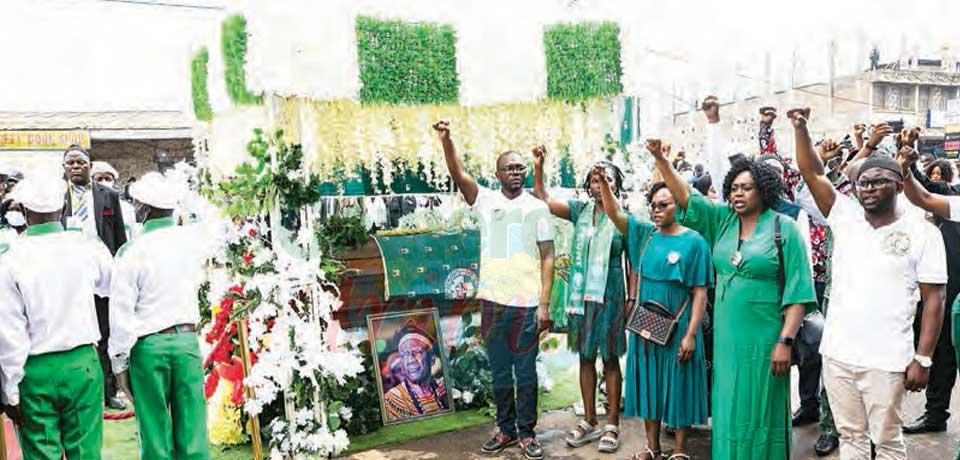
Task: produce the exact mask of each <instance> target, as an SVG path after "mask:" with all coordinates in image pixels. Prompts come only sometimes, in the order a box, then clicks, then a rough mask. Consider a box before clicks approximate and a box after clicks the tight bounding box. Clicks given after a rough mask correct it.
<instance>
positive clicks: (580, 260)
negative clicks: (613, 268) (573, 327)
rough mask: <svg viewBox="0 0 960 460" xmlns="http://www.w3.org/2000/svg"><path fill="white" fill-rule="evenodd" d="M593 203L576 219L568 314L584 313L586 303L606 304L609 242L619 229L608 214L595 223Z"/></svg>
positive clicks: (571, 250) (571, 249) (568, 293)
mask: <svg viewBox="0 0 960 460" xmlns="http://www.w3.org/2000/svg"><path fill="white" fill-rule="evenodd" d="M593 208H594V202H593V201H591V202H588V203H587V205H586V206H584V207H583V210H582V211H581V212H580V216H579V218H578V219H577V223H576V227H575V229H574V231H573V246H572V247H571V248H570V257H571V262H570V287H569V289H568V291H567V302H566V310H567V313H573V314H579V315H582V314H583V303H584V302H597V303H603V294H604V291H605V290H606V288H607V270H608V269H609V265H610V245H611V244H612V242H613V235H614V233H615V232H616V227H614V225H613V222H611V221H610V219H608V218H607V215H606V214H600V220H599V222H598V223H597V225H596V226H594V225H593Z"/></svg>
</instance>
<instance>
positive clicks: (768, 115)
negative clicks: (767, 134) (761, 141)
mask: <svg viewBox="0 0 960 460" xmlns="http://www.w3.org/2000/svg"><path fill="white" fill-rule="evenodd" d="M776 119H777V109H776V108H774V107H770V106H766V107H760V121H762V122H764V123H766V124H768V125H771V124H773V120H776Z"/></svg>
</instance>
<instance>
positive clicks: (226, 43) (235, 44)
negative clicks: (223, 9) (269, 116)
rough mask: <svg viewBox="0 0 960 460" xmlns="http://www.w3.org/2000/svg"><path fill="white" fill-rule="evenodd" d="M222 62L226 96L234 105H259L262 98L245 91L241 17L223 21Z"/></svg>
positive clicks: (244, 35) (244, 31)
mask: <svg viewBox="0 0 960 460" xmlns="http://www.w3.org/2000/svg"><path fill="white" fill-rule="evenodd" d="M222 39H223V61H224V78H225V80H226V82H227V94H228V95H229V96H230V100H231V101H233V102H234V103H236V104H245V105H252V104H260V103H262V102H263V98H262V97H260V96H256V95H254V94H252V93H250V91H248V90H247V75H246V72H245V71H244V68H243V66H244V64H245V63H246V60H247V20H246V19H244V18H243V16H240V15H235V16H231V17H229V18H227V19H225V20H224V21H223V27H222Z"/></svg>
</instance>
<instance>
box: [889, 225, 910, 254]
mask: <svg viewBox="0 0 960 460" xmlns="http://www.w3.org/2000/svg"><path fill="white" fill-rule="evenodd" d="M883 252H885V253H887V254H890V255H892V256H897V257H903V256H905V255H907V253H909V252H910V234H909V233H907V232H905V231H903V230H894V231H892V232H890V233H889V234H887V236H886V237H885V238H884V239H883Z"/></svg>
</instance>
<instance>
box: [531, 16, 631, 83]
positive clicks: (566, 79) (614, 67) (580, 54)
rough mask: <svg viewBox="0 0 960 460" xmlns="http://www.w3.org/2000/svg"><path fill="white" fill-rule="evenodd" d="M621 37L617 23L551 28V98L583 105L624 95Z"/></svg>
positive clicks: (545, 38) (548, 46) (545, 37)
mask: <svg viewBox="0 0 960 460" xmlns="http://www.w3.org/2000/svg"><path fill="white" fill-rule="evenodd" d="M619 34H620V26H618V25H617V24H616V23H613V22H602V23H595V22H590V23H580V24H557V25H554V26H550V27H548V28H547V30H546V31H545V32H544V35H543V45H544V48H545V49H546V57H547V97H549V98H551V99H560V100H565V101H580V100H585V99H591V98H595V97H604V96H615V95H618V94H620V93H621V92H622V90H623V87H622V86H621V84H620V74H621V69H620V40H619V38H618V36H619Z"/></svg>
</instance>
